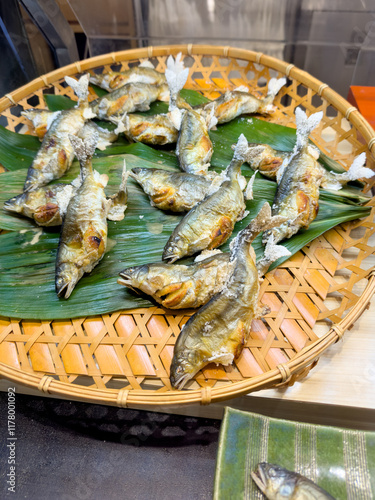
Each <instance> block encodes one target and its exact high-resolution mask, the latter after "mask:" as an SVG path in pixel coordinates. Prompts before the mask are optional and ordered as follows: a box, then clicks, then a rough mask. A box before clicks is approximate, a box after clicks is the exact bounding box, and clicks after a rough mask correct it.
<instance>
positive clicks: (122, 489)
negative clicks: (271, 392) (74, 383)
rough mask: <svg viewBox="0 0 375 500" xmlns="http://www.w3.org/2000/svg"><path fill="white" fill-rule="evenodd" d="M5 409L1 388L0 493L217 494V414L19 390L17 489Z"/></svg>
mask: <svg viewBox="0 0 375 500" xmlns="http://www.w3.org/2000/svg"><path fill="white" fill-rule="evenodd" d="M7 412H8V407H7V395H6V394H5V393H1V394H0V415H1V424H0V425H1V428H2V432H1V436H3V437H2V439H1V442H0V471H1V474H0V477H1V478H2V479H1V480H2V484H1V485H0V497H1V498H13V499H16V500H18V499H28V500H50V499H58V500H60V499H61V500H77V499H79V500H96V499H98V500H99V499H100V500H102V499H105V500H112V499H113V500H115V499H126V500H128V499H129V500H143V499H145V500H146V499H147V500H150V499H152V500H159V499H160V500H167V499H169V498H173V499H175V498H178V499H201V500H204V499H210V498H212V492H213V481H214V472H215V463H216V452H217V443H218V437H219V428H220V421H219V420H211V419H202V418H193V417H183V416H177V415H167V414H160V413H151V412H145V411H138V410H131V409H119V408H114V407H107V406H100V405H93V404H85V403H77V402H69V401H60V400H53V399H46V398H36V397H30V396H24V395H20V394H16V412H15V415H16V420H15V422H16V430H15V436H16V437H17V441H16V457H15V460H16V465H15V467H16V470H15V472H16V487H15V490H16V493H11V492H8V491H7V487H8V486H9V485H8V484H7V483H6V474H7V473H8V472H9V467H10V465H9V464H8V463H7V460H8V457H9V452H8V448H7V444H8V443H9V442H10V441H9V440H7V437H8V432H7Z"/></svg>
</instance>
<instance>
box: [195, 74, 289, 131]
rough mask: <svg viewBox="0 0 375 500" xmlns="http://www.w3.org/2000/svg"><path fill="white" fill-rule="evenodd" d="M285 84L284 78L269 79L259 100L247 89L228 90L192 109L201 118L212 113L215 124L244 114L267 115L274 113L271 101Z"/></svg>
mask: <svg viewBox="0 0 375 500" xmlns="http://www.w3.org/2000/svg"><path fill="white" fill-rule="evenodd" d="M285 84H286V78H279V79H276V78H271V80H270V81H269V83H268V92H267V95H266V97H265V98H264V99H259V98H258V97H255V96H254V95H252V94H250V92H249V91H248V89H246V88H245V89H243V88H242V87H240V88H239V89H238V90H228V91H227V92H225V94H223V95H222V96H220V97H218V98H217V99H215V100H214V101H212V102H210V103H208V104H203V105H200V106H196V107H195V108H194V109H195V110H196V111H198V112H199V113H201V114H202V115H203V116H207V115H210V114H211V113H212V112H213V114H214V117H215V118H216V120H217V123H219V124H220V123H226V122H229V121H231V120H233V119H234V118H237V117H238V116H241V115H245V114H254V113H259V114H269V113H272V112H274V110H275V107H274V106H273V104H272V103H273V101H274V99H275V97H276V95H277V93H278V92H279V90H280V89H281V87H283V86H284V85H285Z"/></svg>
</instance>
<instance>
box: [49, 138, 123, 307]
mask: <svg viewBox="0 0 375 500" xmlns="http://www.w3.org/2000/svg"><path fill="white" fill-rule="evenodd" d="M70 140H71V141H72V144H73V145H74V148H75V153H76V155H77V158H78V160H79V162H80V165H81V177H82V184H81V186H80V187H79V189H78V191H77V193H76V195H75V196H73V198H72V199H71V200H70V202H69V205H68V208H67V211H66V215H65V218H64V222H63V225H62V229H61V235H60V242H59V247H58V251H57V258H56V278H55V283H56V292H57V295H58V296H59V297H64V298H66V299H67V298H68V297H69V296H70V294H71V293H72V291H73V289H74V287H75V285H76V284H77V282H78V281H79V280H80V279H81V278H82V276H83V275H84V273H90V272H91V271H92V269H93V268H94V267H95V266H96V265H97V264H98V263H99V261H100V260H101V259H102V258H103V256H104V254H105V251H106V248H107V231H108V229H107V216H108V214H109V212H110V210H111V209H114V214H115V217H116V215H117V219H115V220H119V218H118V217H119V216H120V217H121V214H119V212H121V210H122V217H123V212H124V210H125V208H126V206H122V207H121V202H123V203H124V202H125V203H126V194H125V193H124V191H125V186H124V177H126V176H123V181H122V183H121V186H120V190H119V191H120V192H119V194H118V197H117V196H116V195H115V196H114V197H113V198H112V199H109V200H108V199H107V198H106V196H105V193H104V188H105V186H106V184H107V182H108V176H107V175H105V174H103V175H100V174H99V173H98V172H96V171H95V170H93V168H92V163H91V158H92V155H93V154H94V151H95V147H96V143H97V140H98V137H97V135H96V134H93V135H92V136H91V137H90V138H87V139H86V140H85V141H82V140H81V139H79V138H77V137H74V136H72V135H70ZM125 182H126V178H125Z"/></svg>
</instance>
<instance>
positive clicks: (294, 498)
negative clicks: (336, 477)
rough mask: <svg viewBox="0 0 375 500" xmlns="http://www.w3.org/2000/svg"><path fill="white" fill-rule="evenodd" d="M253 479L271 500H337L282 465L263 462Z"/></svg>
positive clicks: (253, 474)
mask: <svg viewBox="0 0 375 500" xmlns="http://www.w3.org/2000/svg"><path fill="white" fill-rule="evenodd" d="M251 477H252V479H253V480H254V482H255V483H256V485H257V486H258V488H259V489H260V490H261V492H262V493H263V494H264V495H265V496H266V498H268V499H269V500H335V499H334V497H333V496H332V495H330V494H329V493H328V492H327V491H325V490H323V488H321V487H320V486H318V485H317V484H315V483H314V482H313V481H311V480H310V479H308V478H307V477H305V476H302V475H301V474H298V473H297V472H292V471H290V470H288V469H284V467H280V465H274V464H268V463H266V462H261V463H259V464H258V467H257V469H256V470H255V471H254V472H252V473H251Z"/></svg>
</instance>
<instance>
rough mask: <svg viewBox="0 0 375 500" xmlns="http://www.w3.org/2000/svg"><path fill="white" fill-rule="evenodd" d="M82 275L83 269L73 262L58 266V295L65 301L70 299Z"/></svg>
mask: <svg viewBox="0 0 375 500" xmlns="http://www.w3.org/2000/svg"><path fill="white" fill-rule="evenodd" d="M82 274H83V271H82V269H81V268H79V267H78V266H77V265H76V264H74V263H72V262H63V263H61V264H58V265H57V266H56V278H55V286H56V293H57V295H58V296H59V297H62V298H64V299H67V298H69V297H70V295H71V293H72V291H73V289H74V287H75V286H76V284H77V282H78V281H79V279H80V278H81V276H82Z"/></svg>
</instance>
